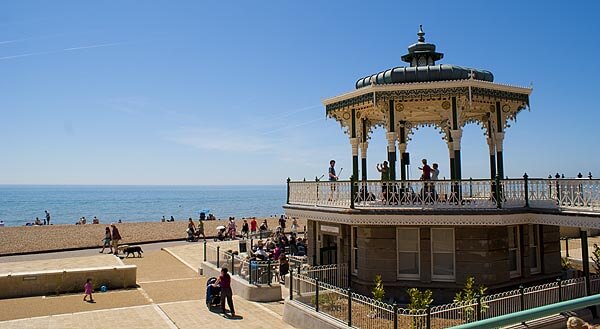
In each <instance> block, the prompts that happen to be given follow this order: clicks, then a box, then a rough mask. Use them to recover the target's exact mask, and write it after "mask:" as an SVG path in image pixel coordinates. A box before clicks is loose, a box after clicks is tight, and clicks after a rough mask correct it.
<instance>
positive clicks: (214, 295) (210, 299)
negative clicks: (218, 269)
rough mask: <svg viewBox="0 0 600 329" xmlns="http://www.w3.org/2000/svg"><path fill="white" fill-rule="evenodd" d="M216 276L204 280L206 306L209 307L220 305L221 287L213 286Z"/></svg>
mask: <svg viewBox="0 0 600 329" xmlns="http://www.w3.org/2000/svg"><path fill="white" fill-rule="evenodd" d="M215 282H217V278H215V277H211V278H209V279H208V280H207V281H206V307H208V308H209V309H210V308H211V307H214V306H220V305H221V287H214V286H213V284H214V283H215Z"/></svg>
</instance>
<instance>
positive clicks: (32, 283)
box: [0, 255, 137, 299]
mask: <svg viewBox="0 0 600 329" xmlns="http://www.w3.org/2000/svg"><path fill="white" fill-rule="evenodd" d="M136 270H137V268H136V266H135V265H125V264H123V262H122V261H121V259H119V258H117V257H115V256H113V255H98V256H88V257H72V258H60V259H45V260H33V261H20V262H8V263H2V266H0V299H4V298H16V297H27V296H41V295H49V294H61V293H75V292H81V291H83V285H84V284H85V282H86V280H87V279H88V278H91V279H92V280H93V284H94V289H99V287H100V286H102V285H106V286H107V287H108V288H109V289H117V288H128V287H135V286H136Z"/></svg>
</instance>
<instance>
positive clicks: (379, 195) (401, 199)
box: [287, 175, 600, 213]
mask: <svg viewBox="0 0 600 329" xmlns="http://www.w3.org/2000/svg"><path fill="white" fill-rule="evenodd" d="M287 203H288V204H289V205H304V206H323V207H334V208H352V209H378V208H385V209H388V208H391V209H432V210H435V209H442V210H452V209H457V210H458V209H460V210H465V209H490V210H491V209H511V208H513V209H514V208H540V209H555V210H570V211H582V212H594V213H600V180H599V179H545V178H529V177H527V175H525V176H523V178H521V179H466V180H464V179H463V180H436V181H432V180H430V181H421V180H405V181H372V180H369V181H336V182H329V181H313V182H305V181H303V182H293V181H289V182H288V200H287Z"/></svg>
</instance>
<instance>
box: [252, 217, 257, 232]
mask: <svg viewBox="0 0 600 329" xmlns="http://www.w3.org/2000/svg"><path fill="white" fill-rule="evenodd" d="M256 227H257V223H256V217H252V220H251V221H250V233H252V234H255V233H256Z"/></svg>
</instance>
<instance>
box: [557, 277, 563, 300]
mask: <svg viewBox="0 0 600 329" xmlns="http://www.w3.org/2000/svg"><path fill="white" fill-rule="evenodd" d="M556 282H557V283H558V302H559V303H560V302H562V301H563V300H562V280H561V279H560V278H556Z"/></svg>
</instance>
